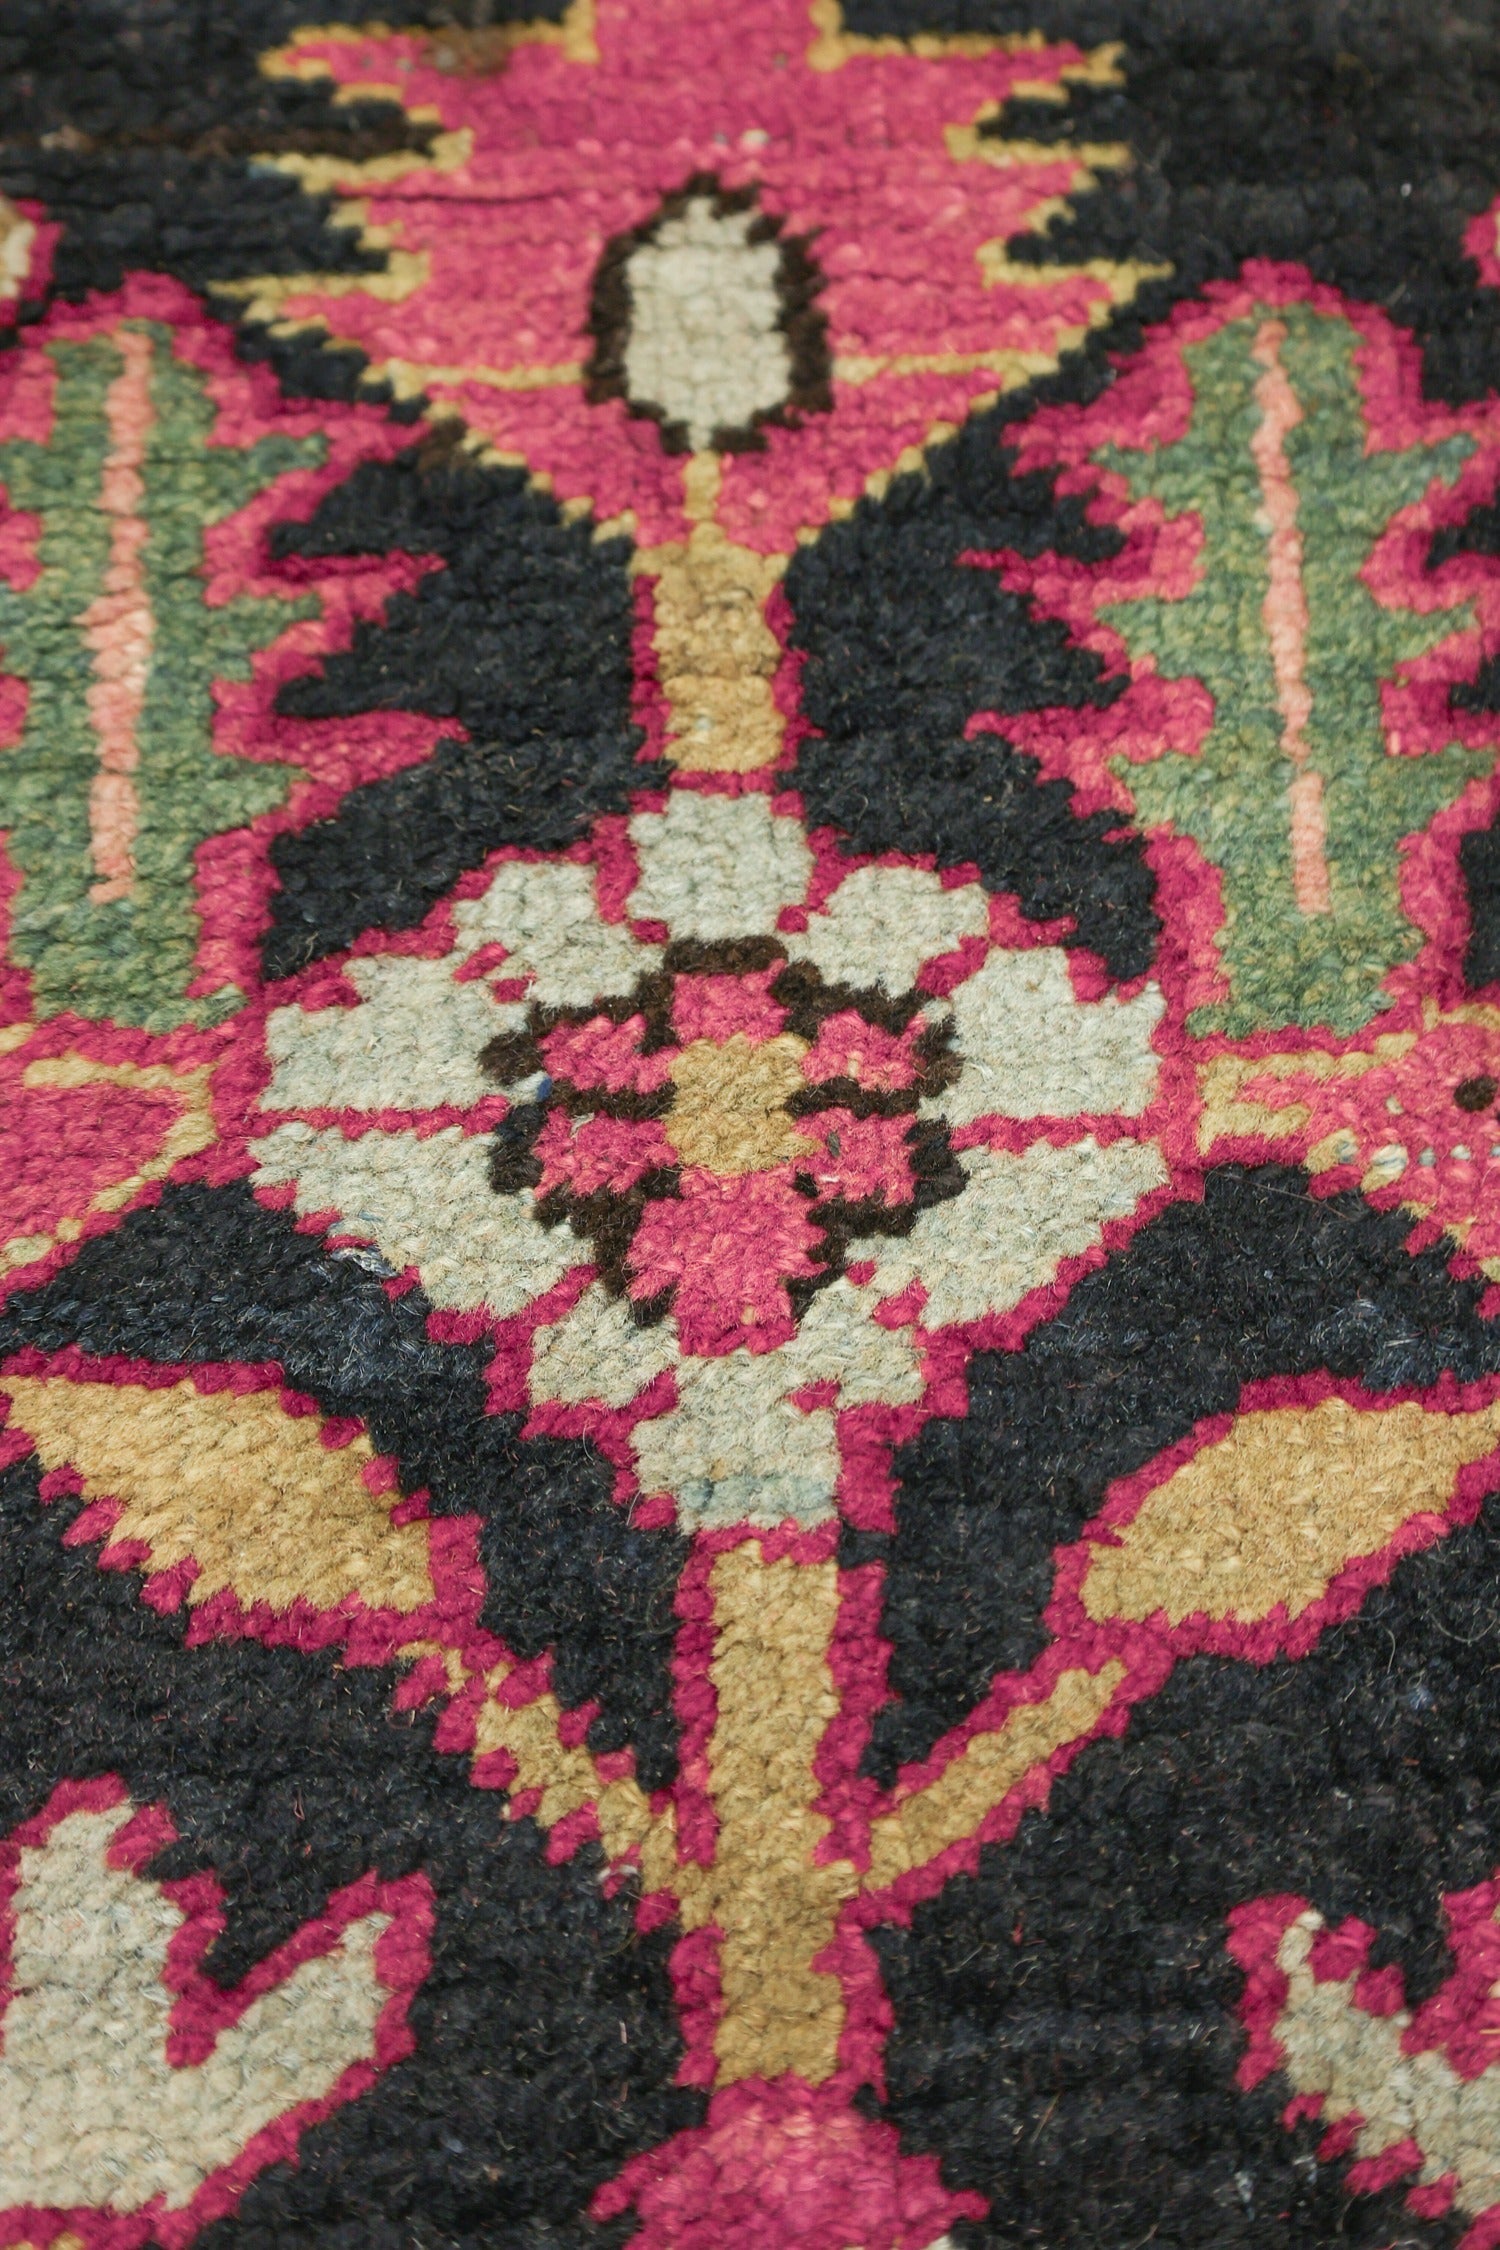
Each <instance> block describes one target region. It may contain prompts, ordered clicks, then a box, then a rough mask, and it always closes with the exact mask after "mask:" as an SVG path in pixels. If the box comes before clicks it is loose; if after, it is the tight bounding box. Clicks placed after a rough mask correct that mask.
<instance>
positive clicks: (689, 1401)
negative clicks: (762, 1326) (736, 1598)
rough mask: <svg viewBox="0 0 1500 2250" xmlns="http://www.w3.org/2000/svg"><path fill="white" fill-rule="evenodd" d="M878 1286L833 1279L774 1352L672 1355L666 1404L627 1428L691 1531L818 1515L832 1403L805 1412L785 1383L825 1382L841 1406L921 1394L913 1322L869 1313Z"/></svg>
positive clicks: (824, 1501)
mask: <svg viewBox="0 0 1500 2250" xmlns="http://www.w3.org/2000/svg"><path fill="white" fill-rule="evenodd" d="M883 1294H884V1292H883V1291H880V1290H877V1289H875V1288H872V1287H871V1286H870V1285H868V1284H866V1285H865V1286H864V1287H862V1288H856V1287H855V1285H854V1283H853V1282H850V1281H847V1280H839V1281H836V1282H833V1283H831V1284H830V1286H829V1287H828V1288H827V1289H823V1290H819V1292H818V1293H817V1295H816V1296H815V1297H814V1298H813V1300H812V1302H811V1304H810V1305H809V1306H808V1309H807V1311H806V1313H805V1314H804V1316H803V1320H802V1325H801V1327H800V1329H799V1330H798V1332H797V1334H796V1335H795V1336H794V1337H793V1338H792V1339H791V1341H790V1342H789V1343H786V1344H783V1345H782V1346H781V1347H780V1348H779V1349H778V1350H776V1351H772V1352H748V1351H734V1352H730V1353H728V1354H726V1356H725V1357H724V1358H722V1359H685V1360H682V1361H680V1362H679V1363H678V1367H677V1395H678V1401H679V1403H678V1405H677V1407H676V1409H675V1411H674V1412H672V1413H670V1414H664V1415H661V1416H659V1417H658V1418H657V1419H656V1420H654V1421H650V1422H642V1423H640V1424H638V1425H637V1427H636V1430H635V1432H634V1442H635V1448H636V1459H637V1463H638V1467H639V1472H640V1480H641V1489H642V1491H643V1492H647V1493H653V1492H670V1493H671V1494H672V1495H673V1497H674V1498H675V1500H676V1502H677V1511H678V1515H679V1517H680V1519H681V1521H682V1522H683V1524H684V1525H685V1526H687V1527H689V1528H692V1529H708V1530H712V1529H716V1528H721V1527H723V1526H725V1525H728V1524H735V1523H754V1524H763V1525H770V1524H777V1523H782V1522H784V1521H786V1520H787V1519H788V1518H790V1519H791V1520H792V1521H794V1522H796V1523H801V1524H815V1523H823V1522H826V1521H827V1519H828V1518H829V1517H830V1516H831V1515H832V1514H833V1512H834V1491H835V1489H836V1487H837V1484H838V1473H839V1457H838V1443H837V1438H836V1435H835V1424H834V1416H833V1412H832V1411H831V1410H830V1409H829V1408H827V1407H818V1408H815V1409H814V1410H813V1411H812V1412H811V1413H804V1412H803V1411H802V1410H801V1409H800V1408H799V1407H797V1406H794V1405H793V1404H792V1402H791V1400H790V1398H789V1396H788V1393H789V1392H792V1391H795V1390H800V1389H801V1388H802V1386H803V1385H804V1384H805V1383H815V1382H827V1381H833V1382H837V1383H838V1384H839V1386H840V1388H839V1396H838V1404H839V1406H840V1407H845V1406H859V1405H865V1404H868V1403H870V1402H872V1401H875V1400H883V1401H884V1402H885V1403H887V1404H888V1405H902V1404H908V1403H910V1402H911V1401H913V1400H915V1399H918V1398H920V1397H921V1395H922V1370H921V1366H920V1364H919V1362H918V1359H917V1355H916V1353H915V1351H914V1350H913V1348H912V1342H911V1336H910V1332H909V1331H902V1332H898V1333H893V1332H892V1331H891V1330H890V1329H888V1328H883V1327H881V1326H880V1325H879V1324H878V1323H877V1322H875V1321H873V1320H871V1318H870V1317H869V1315H870V1309H871V1307H872V1306H873V1305H874V1304H875V1303H876V1302H877V1301H878V1298H879V1296H880V1295H883Z"/></svg>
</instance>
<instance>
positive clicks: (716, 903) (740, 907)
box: [630, 789, 812, 940]
mask: <svg viewBox="0 0 1500 2250" xmlns="http://www.w3.org/2000/svg"><path fill="white" fill-rule="evenodd" d="M630 833H631V836H632V838H633V839H634V842H635V848H636V852H637V855H638V857H639V859H640V865H641V879H640V881H639V883H637V885H636V887H635V891H634V893H633V895H632V897H631V901H630V911H631V912H632V914H635V915H638V916H640V918H641V919H642V920H643V921H644V920H649V921H658V922H665V923H666V925H667V927H668V929H669V930H670V931H671V932H672V935H673V937H677V938H685V937H686V938H704V939H709V940H713V939H719V938H733V937H747V936H749V935H751V934H752V933H754V932H756V931H766V930H774V929H775V927H776V917H777V915H778V914H779V913H780V912H781V909H782V908H783V907H784V906H796V905H797V904H799V903H800V901H801V900H802V899H803V897H804V896H805V895H806V892H807V884H808V878H809V876H810V875H811V873H812V854H811V852H810V851H809V850H808V848H807V843H806V840H805V838H804V837H803V834H802V825H801V822H800V821H797V820H792V819H788V818H782V817H779V816H778V815H776V814H774V813H773V812H772V810H771V805H770V800H769V798H767V797H764V796H760V795H756V794H751V795H748V796H744V797H718V796H708V795H706V794H705V793H704V792H703V791H701V790H697V789H678V790H674V791H673V793H672V795H671V797H670V798H669V799H668V801H667V809H666V811H665V812H659V813H637V814H636V816H635V818H634V819H633V820H632V821H631V823H630Z"/></svg>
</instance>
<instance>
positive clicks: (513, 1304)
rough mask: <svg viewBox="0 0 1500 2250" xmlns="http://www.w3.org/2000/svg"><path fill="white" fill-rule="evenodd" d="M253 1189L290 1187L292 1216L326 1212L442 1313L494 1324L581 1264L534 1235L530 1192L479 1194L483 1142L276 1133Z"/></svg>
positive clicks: (295, 1130)
mask: <svg viewBox="0 0 1500 2250" xmlns="http://www.w3.org/2000/svg"><path fill="white" fill-rule="evenodd" d="M257 1154H258V1155H259V1158H260V1166H259V1169H258V1171H257V1172H256V1174H255V1184H256V1186H257V1187H279V1186H282V1185H284V1184H285V1183H287V1182H288V1181H290V1182H293V1183H294V1184H295V1189H296V1203H297V1209H298V1210H299V1211H302V1212H306V1211H327V1210H334V1211H337V1212H338V1214H339V1217H340V1219H341V1220H342V1222H343V1223H344V1225H345V1226H346V1227H349V1228H353V1229H357V1230H358V1231H359V1232H360V1233H367V1234H368V1235H369V1236H370V1237H371V1238H372V1240H373V1241H374V1243H375V1246H376V1248H377V1249H378V1250H379V1252H380V1254H381V1256H382V1257H383V1258H384V1259H386V1261H387V1262H388V1263H389V1264H390V1265H392V1266H394V1267H396V1268H398V1269H400V1268H404V1267H406V1266H415V1267H416V1269H417V1273H418V1276H419V1278H420V1280H421V1283H422V1287H423V1288H424V1289H425V1290H426V1292H427V1294H428V1296H429V1297H430V1298H431V1299H432V1302H433V1303H434V1304H435V1305H437V1306H440V1307H442V1308H443V1309H444V1310H451V1311H460V1310H468V1309H469V1308H470V1307H472V1306H476V1305H486V1306H488V1308H489V1310H490V1311H491V1312H492V1313H495V1314H497V1315H498V1316H499V1317H500V1318H501V1319H503V1318H505V1317H506V1315H508V1314H510V1313H513V1312H519V1311H520V1309H521V1307H522V1306H523V1305H525V1304H528V1303H529V1302H530V1300H531V1299H532V1298H533V1297H535V1296H538V1295H539V1294H540V1293H541V1292H542V1291H543V1290H545V1289H550V1288H551V1286H552V1284H553V1283H554V1282H555V1281H557V1280H559V1279H560V1278H561V1276H562V1275H563V1274H564V1273H566V1272H567V1270H568V1268H569V1267H570V1266H574V1265H579V1264H581V1263H582V1262H583V1256H584V1253H583V1252H582V1250H581V1248H580V1245H579V1242H578V1239H577V1237H576V1236H575V1235H574V1234H573V1233H572V1232H571V1230H570V1229H569V1228H567V1227H555V1228H547V1227H544V1226H543V1225H542V1224H541V1222H540V1220H538V1219H537V1218H536V1216H535V1215H534V1211H533V1199H532V1196H531V1193H530V1191H529V1190H528V1191H526V1192H525V1193H523V1194H520V1195H497V1194H496V1193H495V1190H494V1189H493V1188H492V1187H491V1186H490V1181H489V1159H490V1142H489V1139H488V1136H487V1135H483V1134H478V1135H472V1134H471V1135H465V1134H464V1133H461V1132H460V1131H459V1129H458V1127H457V1126H456V1125H455V1126H450V1127H448V1128H447V1129H446V1130H445V1131H444V1132H441V1133H431V1134H428V1135H427V1136H426V1137H425V1138H424V1137H419V1136H418V1135H417V1134H416V1133H410V1132H406V1133H381V1132H369V1133H362V1134H360V1135H359V1137H358V1138H357V1139H352V1140H351V1139H349V1138H347V1137H346V1136H345V1135H344V1134H342V1133H338V1132H323V1131H318V1130H316V1129H315V1128H314V1127H312V1126H310V1125H300V1124H294V1125H280V1126H278V1127H277V1129H276V1131H275V1132H274V1133H270V1134H268V1135H267V1137H266V1138H265V1140H263V1141H261V1142H260V1143H259V1145H258V1149H257Z"/></svg>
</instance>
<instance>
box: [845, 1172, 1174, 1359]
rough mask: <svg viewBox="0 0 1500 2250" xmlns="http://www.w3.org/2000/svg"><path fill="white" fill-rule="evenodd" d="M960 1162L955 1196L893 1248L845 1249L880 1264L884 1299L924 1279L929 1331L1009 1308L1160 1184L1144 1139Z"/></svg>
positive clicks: (1162, 1179) (877, 1284) (1161, 1175)
mask: <svg viewBox="0 0 1500 2250" xmlns="http://www.w3.org/2000/svg"><path fill="white" fill-rule="evenodd" d="M958 1161H959V1163H960V1164H961V1165H962V1166H963V1168H964V1170H965V1172H966V1173H967V1174H968V1185H967V1187H966V1188H965V1189H964V1192H963V1194H962V1195H960V1196H956V1197H955V1198H954V1199H953V1201H952V1202H950V1203H938V1204H935V1205H933V1206H932V1207H931V1208H930V1209H929V1210H926V1211H923V1212H922V1213H920V1215H919V1216H918V1218H917V1221H916V1224H915V1225H914V1226H913V1228H912V1230H911V1233H910V1234H909V1235H906V1236H905V1237H903V1238H902V1239H901V1240H900V1241H899V1242H896V1243H894V1244H884V1243H879V1242H876V1241H869V1242H864V1243H852V1244H851V1245H850V1255H851V1257H856V1258H857V1257H861V1256H864V1257H871V1256H873V1257H874V1258H875V1259H876V1260H877V1270H876V1274H875V1279H874V1282H873V1284H872V1286H873V1287H874V1289H875V1290H876V1291H877V1292H878V1293H879V1294H880V1295H881V1296H888V1295H893V1294H894V1293H895V1292H896V1291H898V1290H901V1289H905V1288H906V1287H908V1285H909V1284H910V1283H911V1282H913V1281H920V1282H921V1283H922V1285H923V1287H924V1288H925V1289H926V1291H927V1309H926V1311H925V1312H924V1313H923V1315H922V1322H923V1326H924V1327H927V1328H943V1327H946V1326H947V1325H948V1324H949V1323H950V1322H952V1321H960V1320H979V1319H981V1318H982V1317H983V1316H984V1315H985V1314H986V1313H1003V1312H1009V1311H1010V1310H1011V1308H1012V1307H1013V1306H1015V1305H1018V1304H1019V1303H1020V1301H1021V1299H1022V1298H1023V1297H1024V1296H1025V1295H1026V1293H1027V1291H1028V1290H1031V1289H1038V1288H1041V1287H1042V1286H1043V1284H1044V1283H1046V1282H1049V1281H1051V1280H1052V1279H1053V1277H1054V1276H1055V1274H1056V1272H1057V1269H1058V1267H1059V1266H1060V1265H1061V1263H1062V1261H1063V1260H1064V1258H1076V1257H1077V1256H1078V1255H1079V1253H1080V1252H1082V1251H1084V1250H1088V1249H1091V1248H1092V1247H1093V1246H1094V1244H1096V1243H1097V1242H1098V1241H1099V1240H1100V1239H1101V1237H1102V1233H1103V1228H1104V1223H1105V1221H1106V1220H1107V1219H1122V1218H1125V1217H1127V1216H1128V1215H1129V1213H1130V1212H1132V1211H1133V1210H1134V1209H1135V1207H1136V1205H1137V1204H1138V1203H1139V1202H1140V1200H1141V1198H1142V1196H1145V1195H1149V1194H1150V1192H1151V1190H1152V1189H1153V1188H1157V1187H1162V1186H1164V1185H1165V1183H1166V1180H1167V1168H1166V1165H1165V1164H1164V1162H1163V1161H1162V1156H1161V1152H1160V1150H1159V1149H1158V1148H1157V1147H1156V1146H1155V1145H1154V1143H1152V1142H1150V1141H1112V1142H1111V1143H1110V1145H1109V1146H1108V1147H1107V1148H1101V1147H1100V1145H1099V1143H1098V1142H1097V1141H1096V1140H1094V1139H1093V1138H1092V1136H1089V1137H1086V1138H1085V1139H1083V1140H1081V1141H1074V1142H1071V1143H1070V1144H1069V1146H1068V1147H1066V1148H1053V1147H1052V1146H1051V1144H1050V1143H1049V1142H1046V1141H1039V1142H1037V1143H1036V1144H1035V1145H1034V1146H1033V1147H1031V1148H1029V1149H1026V1150H1025V1151H1024V1152H1023V1153H1022V1154H1021V1155H1019V1156H1016V1155H1011V1154H1010V1153H1008V1152H1005V1151H1002V1150H998V1149H988V1148H970V1149H964V1150H962V1151H961V1152H960V1154H959V1159H958Z"/></svg>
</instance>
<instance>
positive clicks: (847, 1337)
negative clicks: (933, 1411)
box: [776, 1277, 922, 1407]
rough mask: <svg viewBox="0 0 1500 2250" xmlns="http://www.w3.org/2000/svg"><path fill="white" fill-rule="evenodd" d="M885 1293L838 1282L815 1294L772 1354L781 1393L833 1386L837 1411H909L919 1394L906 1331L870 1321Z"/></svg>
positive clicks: (917, 1372) (917, 1369)
mask: <svg viewBox="0 0 1500 2250" xmlns="http://www.w3.org/2000/svg"><path fill="white" fill-rule="evenodd" d="M888 1294H889V1292H888V1291H887V1290H885V1289H879V1288H875V1287H873V1286H872V1285H871V1284H870V1283H868V1282H866V1283H864V1284H862V1285H856V1284H855V1283H854V1282H852V1281H849V1280H848V1279H846V1278H843V1277H841V1278H840V1279H839V1280H837V1281H833V1282H830V1283H829V1285H828V1287H827V1288H826V1289H820V1290H819V1291H818V1292H817V1295H816V1296H815V1297H814V1298H813V1299H812V1301H811V1303H810V1304H809V1305H808V1308H807V1310H806V1312H805V1313H804V1314H803V1316H802V1325H801V1327H800V1328H799V1329H798V1331H797V1333H796V1335H795V1336H794V1337H793V1338H792V1340H791V1342H790V1343H788V1344H784V1345H783V1346H782V1348H781V1350H780V1352H778V1353H777V1354H776V1357H777V1358H778V1359H779V1360H781V1361H782V1362H783V1364H784V1365H785V1367H786V1369H787V1374H786V1377H785V1380H784V1384H783V1388H784V1389H786V1390H796V1389H797V1388H798V1387H799V1386H800V1385H801V1384H803V1383H825V1382H829V1381H833V1382H836V1383H837V1384H838V1386H839V1398H838V1403H839V1405H840V1406H841V1407H842V1406H869V1405H884V1406H909V1405H911V1404H912V1403H913V1401H914V1400H916V1399H919V1398H920V1397H921V1395H922V1370H921V1367H920V1365H919V1363H918V1360H917V1356H916V1353H915V1352H914V1351H913V1349H912V1342H911V1332H910V1330H909V1329H890V1328H885V1327H882V1326H881V1324H880V1323H879V1322H878V1321H874V1320H872V1319H871V1318H870V1315H871V1313H872V1312H873V1310H874V1308H875V1306H876V1305H877V1304H879V1302H880V1300H881V1298H882V1297H884V1296H887V1295H888Z"/></svg>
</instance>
